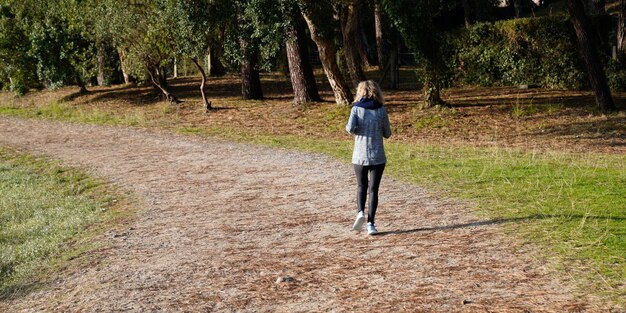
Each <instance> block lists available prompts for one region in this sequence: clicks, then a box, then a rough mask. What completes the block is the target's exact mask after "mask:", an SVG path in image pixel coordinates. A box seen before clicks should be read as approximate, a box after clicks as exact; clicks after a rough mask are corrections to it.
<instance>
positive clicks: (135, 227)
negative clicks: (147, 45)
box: [0, 75, 626, 312]
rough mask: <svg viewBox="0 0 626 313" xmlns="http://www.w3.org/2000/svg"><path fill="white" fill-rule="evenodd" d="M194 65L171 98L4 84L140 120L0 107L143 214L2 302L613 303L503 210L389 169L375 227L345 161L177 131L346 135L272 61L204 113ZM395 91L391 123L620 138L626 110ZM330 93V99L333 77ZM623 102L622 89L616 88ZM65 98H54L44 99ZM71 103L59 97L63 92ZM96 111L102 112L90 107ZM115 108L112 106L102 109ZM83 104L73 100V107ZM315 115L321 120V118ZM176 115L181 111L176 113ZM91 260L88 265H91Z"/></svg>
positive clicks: (603, 148) (520, 94) (134, 307)
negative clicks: (31, 115)
mask: <svg viewBox="0 0 626 313" xmlns="http://www.w3.org/2000/svg"><path fill="white" fill-rule="evenodd" d="M197 82H198V81H197V79H196V78H181V79H177V80H174V81H173V82H172V87H173V91H174V92H175V93H176V94H177V96H179V97H180V98H181V99H182V100H184V102H183V103H182V104H179V105H168V104H164V103H162V102H161V101H160V99H159V98H158V97H157V96H156V95H155V93H154V91H153V89H152V88H151V87H141V86H115V87H97V88H92V91H91V92H90V93H88V94H85V95H80V94H76V93H74V91H75V89H71V88H63V89H60V90H56V91H44V92H38V93H32V94H27V95H26V96H24V97H21V98H13V97H12V96H10V95H8V94H6V93H2V94H0V102H2V103H5V104H7V103H8V104H9V106H5V107H4V108H3V110H5V111H10V110H12V109H11V108H15V109H18V108H23V107H35V108H37V107H41V111H40V112H38V114H39V113H41V115H42V116H51V115H52V116H53V115H64V114H77V113H76V112H79V113H78V114H80V112H81V110H82V111H90V114H88V115H85V116H89V118H95V119H96V120H94V121H93V122H94V123H108V122H107V120H110V119H112V118H114V115H115V116H119V115H124V116H125V117H124V119H123V121H122V122H121V123H119V124H126V125H131V126H142V127H145V126H148V127H149V126H156V128H153V127H149V129H148V130H141V129H137V128H120V127H107V126H94V125H80V124H70V123H59V122H50V121H44V120H24V119H16V118H0V144H1V145H8V146H12V147H18V148H21V149H24V150H27V151H30V152H33V153H36V154H43V155H46V156H49V157H51V158H54V159H60V160H63V161H64V162H66V163H67V164H69V165H72V166H78V167H81V168H86V169H88V170H90V171H91V172H93V173H94V175H96V176H98V177H103V178H105V179H108V180H111V181H112V182H114V183H115V184H118V185H120V186H121V187H122V188H124V189H125V190H128V192H130V193H133V194H136V195H138V196H139V197H140V198H142V199H143V201H144V202H145V203H144V204H145V205H144V207H145V209H144V210H141V211H140V212H139V213H138V217H137V218H136V220H134V221H132V222H130V223H129V224H124V225H119V227H117V228H116V229H112V230H110V231H108V232H107V233H106V234H105V235H103V238H102V240H103V241H105V242H107V243H109V244H108V245H107V247H108V248H106V249H102V250H99V251H97V252H96V253H95V254H90V255H83V256H81V257H79V260H77V261H76V263H77V264H80V265H76V266H73V265H70V266H68V267H67V268H66V269H64V270H63V271H62V272H60V273H58V275H57V276H55V277H54V278H52V279H50V281H49V282H47V284H48V285H49V287H47V288H43V289H41V290H38V291H35V292H33V293H30V294H27V295H24V296H23V297H19V298H15V299H8V300H6V301H4V302H2V303H0V311H2V310H3V309H11V310H24V311H36V310H39V309H43V310H48V311H95V312H98V311H136V312H140V311H174V310H175V311H283V312H294V311H332V310H337V311H433V312H485V311H486V312H563V311H588V312H602V311H607V310H609V309H610V308H609V304H607V303H603V301H601V300H599V299H597V298H596V297H595V296H594V294H588V293H586V292H584V291H583V292H581V291H580V290H579V289H577V288H576V287H575V286H574V284H573V283H572V282H571V281H569V280H568V279H564V278H563V276H562V275H560V273H558V272H554V268H553V267H552V266H550V265H548V264H546V263H545V262H546V261H545V260H544V259H542V258H538V257H537V255H538V253H536V251H533V248H532V247H531V246H529V245H522V244H518V243H516V240H513V239H511V237H510V236H508V235H505V234H503V233H502V231H501V228H500V224H502V223H505V222H506V221H503V220H500V219H494V220H489V219H483V218H479V217H478V216H477V215H476V214H475V213H474V211H473V207H472V204H470V203H464V202H461V201H459V200H452V199H447V198H445V197H443V196H441V195H435V194H432V193H431V192H429V191H427V190H424V189H422V188H419V187H416V186H414V185H411V184H408V183H404V182H399V181H396V180H393V179H391V178H389V177H388V178H386V179H384V181H383V185H382V187H381V207H380V209H379V213H378V216H377V217H378V226H379V229H380V230H381V235H380V236H376V237H369V236H367V235H365V234H363V233H361V234H356V233H353V232H350V231H349V227H350V225H351V223H352V220H353V218H354V212H353V211H354V210H353V204H352V202H353V197H354V194H353V193H354V191H353V187H350V186H353V185H354V182H353V177H352V176H353V173H352V170H351V168H350V166H349V165H347V164H344V163H341V162H339V161H337V160H335V159H332V158H330V157H326V156H322V155H319V154H311V153H306V152H292V151H285V150H275V149H270V148H265V147H260V146H256V145H250V144H242V143H234V142H230V141H223V140H219V139H206V138H205V139H202V138H199V137H189V136H180V135H174V134H172V132H164V131H161V130H159V129H163V128H165V129H170V130H172V129H173V130H176V131H179V132H184V133H193V132H196V130H197V128H198V127H199V126H200V125H205V126H206V125H210V127H213V128H215V129H221V130H220V131H221V132H223V131H224V129H233V128H237V129H245V131H246V132H248V133H250V134H254V133H256V132H258V133H269V134H276V135H295V136H311V137H315V138H322V139H329V140H334V139H339V138H340V139H346V136H347V135H346V134H345V131H344V130H343V127H344V125H345V118H346V117H347V114H348V112H349V111H348V110H347V108H343V107H337V106H336V105H335V104H334V103H331V102H330V101H328V102H322V103H312V104H309V105H306V106H304V107H299V108H296V107H293V106H291V105H290V101H291V98H290V95H289V83H288V82H287V81H285V80H284V79H283V78H281V77H279V76H277V75H268V76H265V77H264V88H265V89H264V92H265V95H266V97H267V99H266V100H263V101H241V100H239V98H238V84H237V83H238V82H237V79H236V78H233V77H225V78H220V79H212V80H211V81H210V83H209V87H208V90H209V93H208V94H209V97H210V98H211V100H212V104H213V106H214V108H215V109H214V110H212V111H211V112H209V113H208V114H204V113H203V109H202V107H201V104H200V101H199V100H200V98H199V93H198V91H197ZM402 87H403V88H404V89H402V90H399V91H393V92H387V93H386V96H387V103H386V105H387V108H388V111H389V112H390V117H391V122H392V124H393V131H394V137H393V139H392V140H398V141H402V142H409V143H411V142H414V143H426V144H441V143H445V144H450V145H452V146H455V145H459V146H487V147H491V146H494V147H512V148H519V149H522V150H548V151H550V150H552V151H570V152H585V153H586V152H594V153H595V152H597V153H608V154H623V153H624V152H626V128H625V127H624V125H626V115H624V113H616V114H611V115H602V114H597V113H596V112H594V110H593V109H590V105H589V103H590V102H593V98H592V96H591V94H590V93H588V92H572V91H558V90H543V89H525V90H522V89H516V88H505V87H502V88H460V89H454V90H447V91H446V92H444V99H445V100H447V101H448V102H449V103H450V104H452V108H447V109H431V110H418V109H417V108H416V103H417V102H418V101H419V99H420V94H419V92H417V91H416V90H413V89H410V88H409V87H408V86H406V85H403V86H402ZM321 93H322V96H323V97H324V98H325V99H328V100H329V99H331V96H332V94H331V92H330V90H329V89H328V87H327V86H322V92H321ZM616 99H617V102H618V105H619V106H620V107H621V108H622V109H623V108H624V107H625V104H626V95H624V94H617V95H616ZM54 102H57V103H58V106H49V104H50V103H54ZM68 107H71V108H74V109H77V110H78V111H74V113H67V112H68V110H65V109H66V108H68ZM94 112H96V113H97V112H101V120H97V118H98V116H99V115H98V114H100V113H97V114H94ZM110 112H116V113H115V114H114V115H112V114H111V113H110ZM74 118H75V119H76V120H81V121H83V122H84V116H83V117H80V116H69V117H68V118H65V120H73V119H74ZM320 121H321V122H322V123H320ZM181 125H182V127H181ZM85 264H88V266H85Z"/></svg>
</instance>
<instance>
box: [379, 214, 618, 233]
mask: <svg viewBox="0 0 626 313" xmlns="http://www.w3.org/2000/svg"><path fill="white" fill-rule="evenodd" d="M553 218H564V219H570V220H574V219H583V218H585V219H597V220H607V219H609V220H616V221H623V220H626V217H622V216H593V215H580V214H578V215H565V214H552V215H542V214H533V215H529V216H525V217H512V218H496V219H492V220H485V221H476V222H470V223H463V224H452V225H443V226H433V227H420V228H414V229H406V230H392V231H381V232H378V234H377V236H387V235H403V234H412V233H419V232H428V231H438V230H453V229H458V228H466V227H480V226H489V225H499V224H505V223H515V222H523V221H532V220H545V219H553Z"/></svg>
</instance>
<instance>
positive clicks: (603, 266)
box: [0, 108, 626, 306]
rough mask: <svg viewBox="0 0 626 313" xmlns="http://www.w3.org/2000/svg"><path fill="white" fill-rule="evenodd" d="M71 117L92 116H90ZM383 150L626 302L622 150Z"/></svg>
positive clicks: (212, 131)
mask: <svg viewBox="0 0 626 313" xmlns="http://www.w3.org/2000/svg"><path fill="white" fill-rule="evenodd" d="M20 110H21V111H20ZM28 110H32V109H19V110H16V109H14V108H13V109H6V108H5V109H0V114H2V115H19V116H29V117H32V116H33V115H32V113H28V112H27V111H28ZM70 110H76V109H72V108H70ZM24 112H26V113H24ZM46 114H47V113H46ZM64 114H70V116H76V115H75V114H74V115H72V114H73V113H58V114H57V113H55V114H47V116H46V117H52V118H55V119H61V120H66V119H65V118H64ZM341 114H345V112H343V111H342V110H340V109H337V110H335V111H331V112H328V113H327V114H326V115H325V116H322V117H321V120H320V122H319V125H324V123H325V121H326V120H331V119H334V118H335V116H336V115H341ZM35 116H37V115H35ZM70 120H73V121H82V122H90V119H89V118H88V114H86V113H83V115H80V116H79V119H78V120H76V119H70ZM132 121H134V120H133V119H132V117H128V116H126V117H125V116H116V117H115V118H113V119H112V120H111V123H108V122H107V123H105V124H116V123H117V124H121V125H129V124H132V123H131V122H132ZM435 122H437V121H433V123H435ZM429 123H430V122H429ZM140 125H141V124H140ZM172 125H174V127H173V128H171V126H172ZM162 126H165V127H170V129H173V130H174V131H176V132H179V133H182V134H192V135H201V136H218V137H222V138H227V139H231V140H237V141H244V142H252V143H257V144H263V145H267V146H271V147H277V148H286V149H298V150H304V151H311V152H319V153H324V154H328V155H331V156H334V157H337V158H338V159H340V160H343V161H345V162H349V160H350V156H351V149H352V142H351V138H350V137H349V136H347V135H346V139H345V140H334V141H330V140H326V139H317V138H310V137H298V136H293V135H289V136H273V135H268V134H258V133H254V132H251V131H248V130H245V129H235V128H225V127H220V128H216V127H210V126H204V125H182V124H176V123H174V124H172V123H169V124H167V123H166V125H162ZM340 126H343V125H340ZM424 127H428V125H424ZM340 128H341V129H342V127H339V126H338V131H342V130H341V129H340ZM386 149H387V154H388V160H389V161H388V167H387V168H388V172H389V173H390V174H391V175H392V176H395V177H397V178H400V179H402V180H405V181H408V182H411V183H414V184H416V185H419V186H424V187H427V188H429V189H430V190H432V191H433V192H437V193H440V194H442V195H444V196H446V197H455V198H458V199H463V200H468V201H469V202H470V203H473V204H475V206H476V208H477V214H478V215H479V216H480V217H481V218H483V219H485V220H494V221H498V222H499V223H501V224H502V225H503V226H504V230H505V231H507V232H509V233H511V234H512V235H514V236H516V237H517V238H518V239H519V240H520V241H522V242H525V243H529V244H531V245H532V246H534V247H538V249H537V250H536V251H542V252H541V255H540V257H543V258H546V259H550V260H551V261H550V264H555V265H556V266H557V267H559V268H560V269H561V270H562V273H563V274H564V275H571V276H572V277H573V278H574V279H575V280H576V281H577V282H578V283H579V284H580V286H581V288H583V290H593V291H594V292H596V293H599V294H603V295H605V296H607V297H610V298H612V299H613V300H614V302H615V303H617V304H618V305H622V306H626V288H625V286H624V281H626V157H625V156H623V155H603V154H592V153H589V154H573V153H559V152H552V153H546V152H544V153H535V152H533V151H518V150H512V149H505V148H460V147H453V146H446V145H413V144H407V143H402V142H395V141H393V140H392V141H389V142H388V143H387V144H386Z"/></svg>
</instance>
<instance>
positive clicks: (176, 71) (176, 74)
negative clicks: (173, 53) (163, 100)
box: [174, 58, 178, 78]
mask: <svg viewBox="0 0 626 313" xmlns="http://www.w3.org/2000/svg"><path fill="white" fill-rule="evenodd" d="M176 61H177V60H176V58H174V78H178V64H176Z"/></svg>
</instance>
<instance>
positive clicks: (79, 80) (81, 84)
mask: <svg viewBox="0 0 626 313" xmlns="http://www.w3.org/2000/svg"><path fill="white" fill-rule="evenodd" d="M75 79H76V85H78V88H80V89H79V91H78V92H79V93H87V92H89V90H87V87H86V86H85V82H83V80H82V78H80V75H78V74H75Z"/></svg>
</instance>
